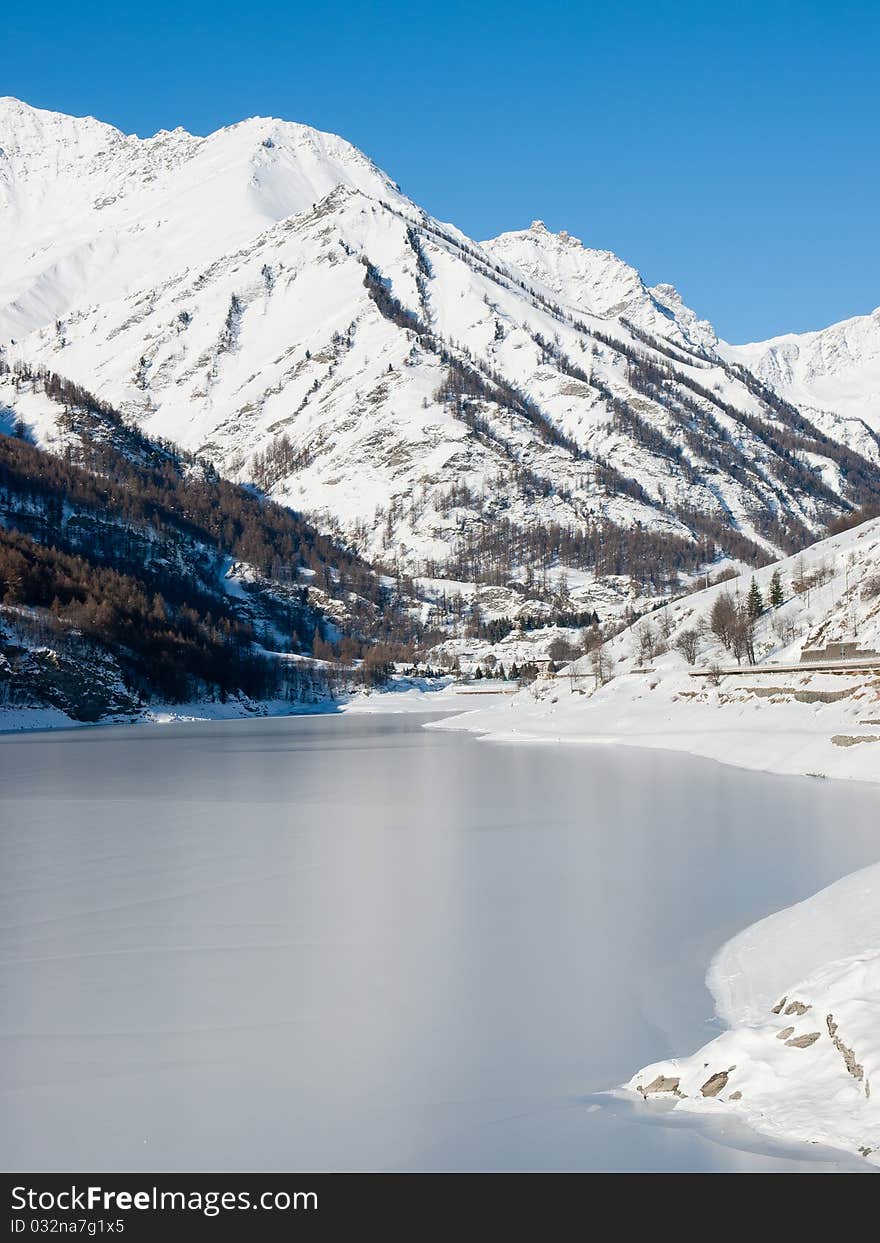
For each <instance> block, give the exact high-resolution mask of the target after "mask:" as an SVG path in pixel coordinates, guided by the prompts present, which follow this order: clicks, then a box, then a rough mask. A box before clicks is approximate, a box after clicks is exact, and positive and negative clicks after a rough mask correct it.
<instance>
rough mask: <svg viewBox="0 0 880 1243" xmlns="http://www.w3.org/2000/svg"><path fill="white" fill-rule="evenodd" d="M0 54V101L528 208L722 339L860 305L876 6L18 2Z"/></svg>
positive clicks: (488, 223)
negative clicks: (353, 168)
mask: <svg viewBox="0 0 880 1243" xmlns="http://www.w3.org/2000/svg"><path fill="white" fill-rule="evenodd" d="M28 10H30V11H28ZM4 44H5V47H4V54H3V58H2V67H0V94H9V95H17V96H19V97H20V98H22V99H25V100H27V101H28V102H29V103H32V104H35V105H37V106H41V107H47V108H55V109H57V110H59V111H63V112H72V113H76V114H82V113H91V114H93V115H95V116H98V117H100V118H101V119H103V120H106V121H110V122H112V123H113V124H114V125H118V126H119V127H120V128H121V129H124V130H126V131H129V132H130V131H134V132H137V133H139V134H148V133H153V132H154V131H155V130H157V129H161V128H169V129H170V128H173V127H174V126H176V125H184V126H185V127H186V128H187V129H190V130H193V131H195V132H202V133H204V132H207V131H209V130H211V129H214V128H216V127H217V126H220V125H224V124H228V123H230V122H232V121H236V120H240V119H241V118H243V117H245V116H250V115H254V114H262V115H274V116H282V117H286V118H288V119H291V120H298V121H304V122H307V123H308V124H311V125H315V126H318V127H320V128H322V129H329V130H333V131H335V132H337V133H340V134H342V135H344V136H345V137H346V138H348V139H349V140H350V141H352V142H354V143H356V144H357V145H358V146H359V147H362V148H363V149H364V150H365V151H366V152H367V153H368V154H369V155H370V156H371V157H372V158H373V159H374V160H375V161H376V162H377V163H378V164H380V165H381V166H382V167H383V168H385V169H386V171H387V172H389V173H390V174H391V175H392V176H393V177H394V178H395V179H396V180H398V181H399V182H400V183H401V185H402V187H403V189H404V190H405V191H406V192H407V193H408V194H410V195H411V197H413V198H414V199H416V200H417V201H418V202H419V203H421V204H422V205H423V206H424V207H426V208H427V209H428V210H429V211H431V212H432V213H433V214H434V215H436V216H439V217H440V218H442V219H446V220H452V221H454V222H455V223H456V224H458V225H459V226H460V227H461V228H462V229H464V230H465V231H466V232H467V233H469V234H471V235H472V236H475V237H478V238H483V237H488V236H492V235H494V234H496V233H500V232H502V231H504V230H506V229H514V228H521V227H524V226H525V225H527V224H528V223H529V222H530V221H531V220H532V219H534V218H536V217H539V218H541V219H543V220H545V221H546V223H547V225H548V227H550V228H553V229H562V228H565V229H568V231H569V232H571V233H574V234H575V235H576V236H578V237H580V238H582V239H583V241H584V242H585V243H586V244H588V245H592V246H598V247H603V248H607V249H609V250H614V251H616V252H617V253H618V254H620V255H621V256H623V257H624V258H625V259H627V260H628V261H630V262H631V263H634V264H635V265H636V266H637V267H639V268H640V269H641V271H642V273H643V275H644V276H645V278H646V279H647V280H648V282H649V283H654V282H657V281H664V280H665V281H670V282H671V283H673V284H675V285H677V286H678V288H679V289H680V291H681V293H682V295H683V296H684V298H685V300H686V301H687V302H689V303H690V304H691V305H692V306H693V307H694V308H695V309H696V310H697V311H699V312H700V313H701V314H702V315H705V316H706V317H708V318H709V319H711V320H712V321H713V323H714V324H715V326H716V328H717V329H718V331H719V332H720V333H721V335H722V336H725V337H727V338H728V339H729V340H733V341H745V340H755V339H760V338H763V337H766V336H770V335H772V334H775V333H779V332H784V331H803V330H805V329H809V328H818V327H822V326H823V325H825V324H827V323H830V322H832V321H834V320H837V319H842V318H845V317H846V316H849V315H855V314H863V313H865V312H867V311H870V310H872V309H873V308H874V307H875V306H877V305H878V304H880V247H878V243H877V216H878V211H877V204H878V202H880V160H878V148H880V143H878V131H880V126H878V122H880V106H878V104H880V85H878V82H880V76H878V72H877V65H878V55H880V4H878V3H877V0H870V2H866V0H841V2H839V3H837V4H835V5H831V4H829V3H824V4H819V3H812V2H810V3H798V4H790V3H784V2H782V3H776V4H774V5H773V6H768V5H766V3H764V4H761V3H754V2H753V0H745V2H744V3H741V4H739V5H728V6H722V5H713V4H711V3H708V2H706V0H704V2H703V3H699V4H697V3H692V2H691V0H678V2H677V3H675V4H671V5H666V4H660V3H657V0H643V2H637V0H631V2H623V3H617V4H613V3H604V4H594V3H581V4H565V3H559V2H558V0H549V2H545V3H542V4H540V5H533V6H530V5H524V4H520V3H517V2H516V0H509V2H508V3H506V4H496V3H480V2H479V0H474V3H471V4H462V3H457V2H451V3H446V4H442V5H440V4H429V3H428V4H415V5H404V4H402V3H391V2H390V0H379V2H378V3H373V4H353V3H346V2H345V0H340V3H336V4H332V5H331V4H322V3H314V4H309V5H301V4H298V3H296V2H293V3H283V2H281V0H250V2H249V3H247V4H242V3H240V2H239V3H234V4H233V3H229V2H228V0H212V2H211V3H208V2H207V0H198V2H196V3H189V4H186V3H181V4H172V3H168V2H167V0H154V3H152V4H150V5H148V6H139V5H138V6H134V5H132V6H122V5H119V4H118V3H115V4H112V5H111V4H110V3H107V2H106V0H99V2H98V3H89V2H88V0H83V2H82V3H81V4H79V5H75V4H71V3H69V0H67V2H65V3H63V4H61V3H57V2H56V0H43V2H42V3H40V4H39V5H33V6H26V5H15V6H11V8H10V11H8V12H7V13H6V14H5V16H4Z"/></svg>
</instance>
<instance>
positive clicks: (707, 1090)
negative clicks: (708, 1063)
mask: <svg viewBox="0 0 880 1243" xmlns="http://www.w3.org/2000/svg"><path fill="white" fill-rule="evenodd" d="M729 1078H730V1072H729V1071H727V1070H719V1071H718V1072H717V1074H714V1075H712V1077H711V1078H710V1079H707V1080H706V1082H705V1083H704V1084H703V1086H702V1087H701V1088H700V1092H701V1093H702V1095H703V1096H717V1095H718V1093H719V1092H723V1091H724V1089H725V1088H726V1087H727V1080H728V1079H729Z"/></svg>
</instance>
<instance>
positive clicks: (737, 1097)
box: [727, 1092, 743, 1101]
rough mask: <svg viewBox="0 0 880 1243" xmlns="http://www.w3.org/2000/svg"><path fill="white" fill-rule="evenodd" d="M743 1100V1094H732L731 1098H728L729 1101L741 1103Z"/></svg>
mask: <svg viewBox="0 0 880 1243" xmlns="http://www.w3.org/2000/svg"><path fill="white" fill-rule="evenodd" d="M742 1098H743V1094H742V1092H731V1094H730V1096H728V1098H727V1099H728V1100H729V1101H741V1100H742Z"/></svg>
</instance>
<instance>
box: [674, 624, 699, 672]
mask: <svg viewBox="0 0 880 1243" xmlns="http://www.w3.org/2000/svg"><path fill="white" fill-rule="evenodd" d="M675 646H676V649H677V650H678V651H679V652H681V654H682V656H683V657H684V658H685V660H686V661H687V662H688V664H689V665H695V664H696V663H697V656H698V654H699V651H700V632H699V630H696V629H694V630H682V632H681V634H680V635H679V636H678V637H677V639H676V640H675Z"/></svg>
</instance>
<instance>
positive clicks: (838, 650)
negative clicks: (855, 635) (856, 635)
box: [801, 641, 880, 665]
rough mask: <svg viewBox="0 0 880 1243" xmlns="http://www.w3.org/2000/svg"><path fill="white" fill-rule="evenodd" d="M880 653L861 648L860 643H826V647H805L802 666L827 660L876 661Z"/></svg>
mask: <svg viewBox="0 0 880 1243" xmlns="http://www.w3.org/2000/svg"><path fill="white" fill-rule="evenodd" d="M878 658H880V652H875V651H873V650H872V649H870V648H860V647H859V645H858V643H855V642H850V641H846V642H844V641H840V642H836V643H826V644H825V646H824V647H811V648H807V647H805V648H804V649H803V650H802V651H801V664H802V665H815V664H818V663H820V662H821V661H826V660H876V659H878Z"/></svg>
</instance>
